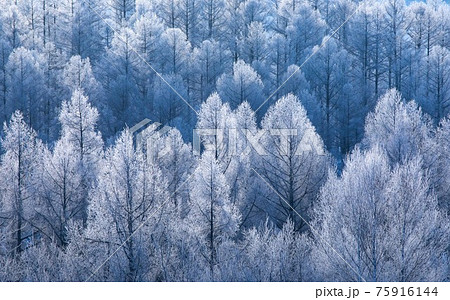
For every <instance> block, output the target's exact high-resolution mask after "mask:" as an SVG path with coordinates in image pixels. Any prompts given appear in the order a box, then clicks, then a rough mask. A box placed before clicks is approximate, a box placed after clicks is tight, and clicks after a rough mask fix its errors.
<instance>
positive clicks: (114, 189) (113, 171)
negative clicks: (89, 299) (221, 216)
mask: <svg viewBox="0 0 450 300" xmlns="http://www.w3.org/2000/svg"><path fill="white" fill-rule="evenodd" d="M168 197H169V195H168V193H167V183H166V181H165V180H164V178H163V176H162V174H161V171H160V170H159V168H158V167H157V166H156V165H154V164H153V163H152V162H151V161H150V160H147V159H145V156H144V155H143V153H142V152H141V151H139V150H138V151H136V150H135V148H134V145H133V136H132V134H131V133H130V131H129V130H125V131H124V132H123V133H122V134H121V136H120V137H119V138H118V139H117V141H116V143H115V145H114V146H113V147H111V148H109V149H108V151H107V153H106V157H105V160H104V162H103V166H102V168H101V172H100V176H99V183H98V185H97V186H96V188H95V189H94V190H93V192H92V194H91V199H92V201H91V205H90V208H89V212H90V214H89V221H88V224H89V225H88V234H87V238H88V239H90V240H91V241H92V242H94V244H99V245H102V249H103V251H105V250H106V251H107V249H108V247H112V248H113V249H116V248H118V246H120V245H123V247H120V251H118V252H117V253H116V255H115V257H113V258H112V259H111V261H109V263H108V264H109V266H105V268H106V269H107V270H109V272H111V275H110V276H112V277H111V278H114V279H115V280H120V281H136V280H155V279H156V278H157V276H160V275H159V274H158V271H157V270H159V269H152V268H151V266H152V264H154V260H155V259H157V258H158V257H159V254H160V253H158V252H156V254H158V255H156V254H155V251H157V248H158V244H159V243H160V242H161V240H162V239H163V238H164V232H165V230H166V226H167V221H166V220H167V218H166V217H165V216H167V214H168V213H169V212H171V211H172V209H171V208H170V209H169V207H170V206H171V203H170V201H168V200H169V199H168ZM102 273H103V272H101V273H99V274H100V275H101V274H102Z"/></svg>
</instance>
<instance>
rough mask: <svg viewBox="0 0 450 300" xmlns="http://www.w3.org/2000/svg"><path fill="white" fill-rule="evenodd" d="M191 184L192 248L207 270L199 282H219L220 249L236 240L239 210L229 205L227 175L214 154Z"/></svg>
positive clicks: (204, 160)
mask: <svg viewBox="0 0 450 300" xmlns="http://www.w3.org/2000/svg"><path fill="white" fill-rule="evenodd" d="M194 174H195V175H194V177H193V179H192V183H191V192H190V199H191V200H190V201H191V209H190V211H189V213H188V216H187V220H186V222H187V226H188V232H189V233H190V240H191V242H190V243H191V244H192V246H191V247H193V248H194V249H195V250H193V251H196V253H197V257H198V259H199V260H200V266H202V267H203V268H204V269H203V270H204V272H203V276H204V278H200V280H212V281H214V280H217V279H218V278H220V277H217V276H219V275H220V274H217V269H218V266H219V265H220V264H221V263H222V261H221V256H220V255H218V248H219V247H220V246H221V244H223V243H225V242H226V241H227V240H229V239H231V238H233V237H234V236H235V235H236V233H237V231H238V229H239V224H240V215H239V212H238V210H237V208H236V207H235V206H234V205H233V204H232V203H231V201H230V191H229V187H228V185H227V183H226V178H225V175H224V174H223V170H222V168H221V166H220V164H219V163H218V162H217V160H216V159H215V158H214V155H213V154H212V153H206V154H205V155H203V156H202V158H201V159H200V161H199V163H198V166H197V169H196V170H195V173H194Z"/></svg>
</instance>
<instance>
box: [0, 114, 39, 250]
mask: <svg viewBox="0 0 450 300" xmlns="http://www.w3.org/2000/svg"><path fill="white" fill-rule="evenodd" d="M4 132H5V137H4V138H3V139H2V141H1V144H2V149H3V153H4V154H3V155H2V158H1V165H0V167H1V176H0V180H1V181H0V182H1V189H2V197H1V199H2V209H3V213H4V214H5V215H6V217H7V219H8V224H9V225H8V226H7V230H8V232H10V233H11V236H10V237H8V238H9V239H10V241H11V245H10V246H9V249H8V251H9V252H10V253H17V254H19V253H21V252H22V251H23V250H24V249H25V248H26V247H27V246H28V245H30V244H33V243H34V242H35V240H34V238H35V236H34V232H35V230H34V227H33V226H32V224H33V221H34V220H35V207H36V205H37V204H38V202H37V200H38V197H37V195H38V193H37V192H38V187H37V184H38V176H39V174H40V172H41V170H42V168H41V167H42V165H41V163H42V159H43V157H42V153H43V149H44V146H43V145H42V142H40V141H39V140H38V139H37V138H36V132H35V131H34V130H33V129H31V128H30V127H29V126H28V125H27V124H26V122H25V120H24V117H23V115H22V113H20V112H19V111H16V112H15V113H14V114H13V115H12V117H11V120H10V122H9V123H8V125H7V124H6V123H5V125H4Z"/></svg>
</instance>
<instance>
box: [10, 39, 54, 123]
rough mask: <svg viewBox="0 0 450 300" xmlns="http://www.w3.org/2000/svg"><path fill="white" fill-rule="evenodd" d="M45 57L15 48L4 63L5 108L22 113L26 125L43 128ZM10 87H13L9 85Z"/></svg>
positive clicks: (31, 51)
mask: <svg viewBox="0 0 450 300" xmlns="http://www.w3.org/2000/svg"><path fill="white" fill-rule="evenodd" d="M44 68H45V59H44V57H43V56H42V55H41V54H40V53H38V52H37V51H33V50H28V49H26V48H23V47H22V48H17V49H15V50H14V51H13V53H12V54H11V55H10V56H9V59H8V63H7V65H6V86H7V87H10V88H8V89H7V95H6V111H7V112H8V115H11V114H12V113H13V112H14V111H15V110H21V111H22V112H23V115H24V118H25V121H26V122H27V124H28V126H30V127H33V128H34V129H36V130H38V131H39V130H41V129H43V126H44V124H43V122H44V121H45V120H46V118H45V114H44V113H45V110H44V107H45V105H44V97H45V95H46V91H45V89H46V88H45V81H44V72H45V70H44ZM13 87H14V88H13Z"/></svg>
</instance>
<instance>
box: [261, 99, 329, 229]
mask: <svg viewBox="0 0 450 300" xmlns="http://www.w3.org/2000/svg"><path fill="white" fill-rule="evenodd" d="M262 129H263V130H265V135H264V136H263V138H262V141H261V143H262V146H263V147H264V153H263V154H262V155H260V161H261V162H260V165H259V166H258V167H257V170H258V173H259V174H260V176H261V177H263V179H264V181H266V182H267V183H268V184H269V185H270V187H271V190H270V193H269V194H268V195H265V196H264V197H265V198H266V199H267V202H268V205H267V206H266V211H267V213H268V214H269V216H270V217H271V218H272V220H273V221H274V222H275V223H276V224H277V225H278V226H279V227H282V226H283V224H284V223H286V222H287V221H288V220H290V221H291V222H293V224H294V228H295V230H297V231H300V230H305V229H306V227H305V225H306V224H305V222H304V221H305V220H308V219H309V215H310V210H311V208H312V206H313V202H314V200H315V198H316V196H317V193H318V192H319V189H320V187H321V185H322V184H323V182H324V181H325V178H326V172H327V168H328V157H327V154H326V152H325V148H324V145H323V142H322V139H321V138H320V136H319V135H318V134H317V133H316V131H315V128H314V127H313V125H312V124H311V122H310V121H309V119H308V117H307V115H306V111H305V109H304V108H303V106H302V105H301V103H300V102H299V100H298V98H297V97H296V96H294V95H292V94H288V95H287V96H284V97H283V98H281V99H280V100H278V101H277V102H276V103H275V104H274V105H273V106H272V107H271V108H269V110H268V111H267V113H266V115H265V116H264V119H263V121H262ZM298 214H299V215H300V216H301V217H300V216H299V215H298Z"/></svg>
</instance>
